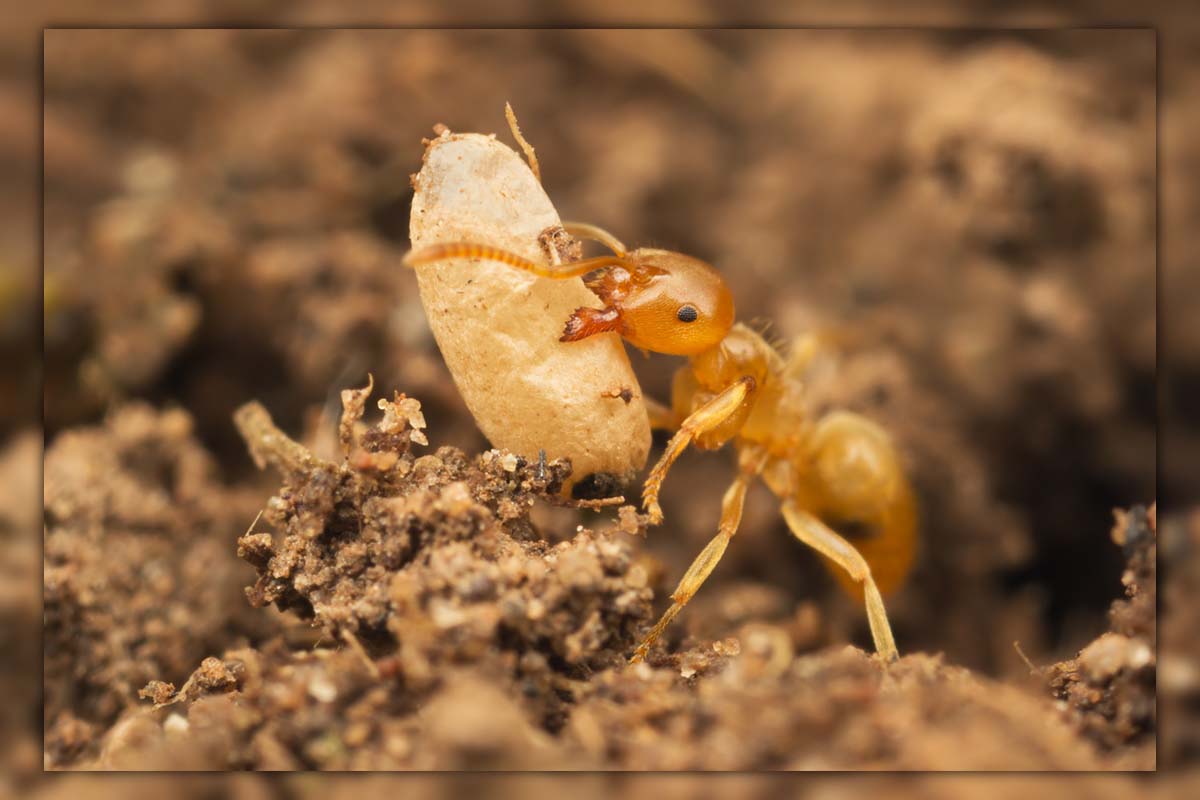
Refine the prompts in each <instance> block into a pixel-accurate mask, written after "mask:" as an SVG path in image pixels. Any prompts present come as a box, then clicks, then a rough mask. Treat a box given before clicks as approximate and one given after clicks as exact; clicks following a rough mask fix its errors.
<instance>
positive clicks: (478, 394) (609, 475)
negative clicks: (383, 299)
mask: <svg viewBox="0 0 1200 800" xmlns="http://www.w3.org/2000/svg"><path fill="white" fill-rule="evenodd" d="M414 188H415V190H416V194H415V195H414V197H413V202H412V217H411V220H410V223H409V231H410V236H411V237H412V245H413V249H414V250H420V249H421V248H423V247H428V246H429V245H433V244H440V243H447V242H471V243H475V244H486V245H492V246H495V247H500V248H503V249H505V250H509V251H511V252H513V253H516V254H517V255H520V256H522V257H524V258H527V259H529V260H531V261H535V262H538V263H542V264H548V263H550V262H549V258H548V256H547V254H546V252H545V251H544V250H543V248H542V246H541V245H540V244H539V236H540V234H542V232H543V231H545V230H547V229H548V228H553V227H554V226H557V225H559V224H560V220H559V218H558V213H557V212H556V211H555V210H554V206H553V205H552V204H551V202H550V198H549V197H547V196H546V192H545V190H544V189H543V188H542V185H541V183H539V182H538V180H537V178H535V177H534V175H533V173H532V172H531V171H530V169H529V167H528V166H527V165H526V164H525V162H524V161H523V160H522V159H521V157H520V156H519V155H517V154H516V153H515V152H514V151H513V150H512V149H510V148H509V147H507V146H505V145H504V144H502V143H501V142H499V141H497V140H496V139H495V138H494V137H492V136H483V135H481V134H475V133H467V134H452V133H449V132H445V133H443V134H442V135H441V136H439V137H438V138H437V139H435V140H433V141H432V142H430V143H429V145H428V147H427V148H426V150H425V158H424V163H423V164H422V167H421V171H420V172H419V173H418V174H417V176H416V178H415V180H414ZM416 272H417V283H418V286H419V287H420V292H421V303H422V305H423V306H424V307H425V314H426V317H427V318H428V320H429V326H430V328H431V329H432V330H433V335H434V337H435V338H436V339H437V343H438V347H439V348H440V349H441V351H442V357H443V358H444V359H445V361H446V365H447V366H448V367H449V369H450V372H451V374H452V375H453V376H454V381H455V383H456V384H457V386H458V390H459V392H460V393H461V394H462V396H463V399H464V400H465V401H466V404H467V407H468V408H469V409H470V410H471V413H472V414H473V415H474V417H475V421H476V423H477V424H478V425H479V428H480V430H482V431H483V433H484V435H485V436H487V438H488V439H489V440H490V441H491V443H492V445H493V446H495V447H501V448H504V449H507V450H511V451H512V452H514V453H517V454H519V455H522V456H524V457H525V458H527V459H530V460H536V459H537V458H538V451H539V450H541V449H544V450H545V451H546V456H547V458H549V459H554V458H560V457H566V458H570V459H571V463H572V466H573V468H574V472H573V474H572V477H571V482H572V484H574V483H577V482H580V481H584V480H585V479H589V478H590V480H587V484H589V485H594V486H595V487H596V488H600V489H610V488H615V487H624V486H628V485H629V484H631V483H632V481H634V480H635V479H636V476H637V475H638V473H639V472H640V471H641V469H642V467H643V466H644V465H645V463H646V456H647V453H648V452H649V448H650V423H649V419H648V417H647V414H646V407H645V405H644V404H643V402H642V398H641V391H640V390H639V388H638V383H637V378H636V377H634V374H633V369H632V367H631V366H630V364H629V358H628V356H627V355H626V354H625V348H624V346H623V345H622V343H621V340H620V338H619V337H618V336H617V335H616V334H615V333H605V334H601V335H598V336H593V337H590V338H588V339H585V340H583V341H579V342H568V343H564V342H560V341H559V340H558V339H559V336H561V335H562V331H563V326H564V325H565V323H566V321H567V319H568V317H570V316H571V313H572V312H573V311H574V310H575V309H576V308H578V307H580V306H593V307H598V305H599V303H598V302H597V299H596V297H595V295H593V294H592V293H591V292H589V291H588V289H587V288H586V287H585V286H584V285H583V281H582V280H581V279H579V278H571V279H569V280H552V279H549V278H540V277H537V276H535V275H532V274H530V273H528V272H524V271H522V270H519V269H515V268H513V267H510V266H506V265H504V264H498V263H494V262H491V261H476V260H473V259H461V258H460V259H453V260H447V261H441V262H436V263H430V264H424V265H421V266H418V267H417V268H416ZM622 388H628V389H632V390H633V391H632V395H633V397H632V400H631V401H630V402H628V403H626V402H625V401H624V400H622V399H620V398H615V397H612V396H611V395H612V394H613V393H614V392H616V391H620V390H621V389H622ZM606 394H607V395H608V396H606Z"/></svg>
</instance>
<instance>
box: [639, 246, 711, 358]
mask: <svg viewBox="0 0 1200 800" xmlns="http://www.w3.org/2000/svg"><path fill="white" fill-rule="evenodd" d="M626 258H627V260H628V262H629V264H630V273H631V278H632V280H631V283H632V284H633V286H632V288H630V290H629V291H628V293H627V294H626V296H625V297H623V298H620V299H619V301H618V302H617V303H616V304H615V305H616V307H617V310H618V311H619V313H620V315H621V335H622V336H624V337H625V339H626V340H627V341H628V342H629V343H630V344H632V345H633V346H634V347H639V348H641V349H643V350H650V351H652V352H655V353H666V354H667V355H674V356H694V355H698V354H700V353H703V352H705V351H706V350H711V349H712V348H714V347H716V346H717V345H718V344H719V343H720V342H721V340H722V339H724V338H725V335H726V334H727V333H729V329H730V328H731V327H732V326H733V322H734V310H733V294H732V293H731V292H730V291H729V287H728V286H727V285H726V284H725V280H724V279H723V278H722V277H721V274H720V273H719V272H717V271H716V270H715V269H713V268H712V267H711V266H709V265H708V264H706V263H705V262H703V261H701V260H700V259H698V258H692V257H691V256H685V255H683V254H682V253H673V252H670V251H668V250H650V249H641V250H634V251H633V252H631V253H629V254H628V255H627V256H626Z"/></svg>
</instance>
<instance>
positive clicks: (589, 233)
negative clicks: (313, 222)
mask: <svg viewBox="0 0 1200 800" xmlns="http://www.w3.org/2000/svg"><path fill="white" fill-rule="evenodd" d="M562 226H563V230H565V231H566V232H567V233H569V234H571V235H572V236H574V237H575V238H576V239H591V240H592V241H593V242H600V243H601V244H602V245H604V246H605V247H607V248H608V249H609V250H612V251H613V252H614V253H615V254H617V255H618V256H623V255H625V254H626V253H627V252H629V251H628V250H626V249H625V245H623V244H621V240H620V239H618V238H617V237H615V236H613V235H612V234H611V233H609V232H608V231H606V230H604V229H603V228H601V227H598V226H596V225H589V224H588V223H586V222H564V223H563V224H562Z"/></svg>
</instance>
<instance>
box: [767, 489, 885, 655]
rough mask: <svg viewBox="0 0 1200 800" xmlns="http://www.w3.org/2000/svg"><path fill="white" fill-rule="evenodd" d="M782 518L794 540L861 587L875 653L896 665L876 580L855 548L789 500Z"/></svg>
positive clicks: (784, 506)
mask: <svg viewBox="0 0 1200 800" xmlns="http://www.w3.org/2000/svg"><path fill="white" fill-rule="evenodd" d="M783 518H784V519H785V520H786V521H787V525H788V528H790V529H791V531H792V533H793V534H794V535H795V537H796V538H797V539H799V540H800V541H801V542H803V543H804V544H806V545H808V546H809V547H811V548H812V549H814V550H816V551H817V552H818V553H820V554H821V555H823V556H825V557H826V558H828V559H829V560H830V561H833V562H834V563H835V564H837V565H838V566H840V567H841V568H842V569H844V570H846V572H848V573H850V577H851V578H853V579H854V580H855V581H857V582H858V583H860V584H862V587H863V594H864V595H865V596H866V603H867V622H868V623H870V625H871V638H872V639H874V640H875V651H876V652H877V653H879V655H880V656H881V657H882V658H883V660H884V661H895V660H896V659H897V658H898V657H899V654H898V653H897V651H896V640H895V638H893V636H892V626H891V625H889V624H888V618H887V611H886V610H885V609H884V607H883V597H881V596H880V594H879V588H878V587H877V586H876V585H875V579H874V578H873V577H871V568H870V567H869V566H867V562H866V561H865V560H864V559H863V557H862V556H861V555H859V552H858V551H857V550H855V549H854V545H852V544H850V542H848V541H846V540H845V539H843V538H842V537H841V536H839V535H838V534H837V532H836V531H834V530H833V529H832V528H830V527H829V526H827V525H826V524H825V523H823V522H821V520H819V519H817V518H816V517H815V516H813V515H812V514H810V513H809V512H807V511H804V510H802V509H801V508H799V507H798V506H797V505H796V504H795V502H794V501H792V500H788V501H786V502H785V503H784V504H783Z"/></svg>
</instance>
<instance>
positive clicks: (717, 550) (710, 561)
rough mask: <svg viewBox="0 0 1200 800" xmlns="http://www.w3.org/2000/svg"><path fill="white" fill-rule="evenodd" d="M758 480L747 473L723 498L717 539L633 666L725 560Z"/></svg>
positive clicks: (703, 553) (697, 561)
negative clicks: (749, 489)
mask: <svg viewBox="0 0 1200 800" xmlns="http://www.w3.org/2000/svg"><path fill="white" fill-rule="evenodd" d="M753 477H754V473H752V472H743V473H742V474H740V475H738V476H737V478H736V479H735V480H734V482H733V484H732V485H731V486H730V487H729V489H727V490H726V492H725V496H724V497H723V498H722V499H721V523H720V526H719V527H718V528H717V535H716V536H714V537H713V538H712V539H711V540H710V541H709V543H708V544H706V545H705V546H704V549H703V550H701V551H700V555H698V556H696V558H695V560H694V561H692V565H691V566H690V567H688V570H687V572H685V573H684V575H683V577H682V578H681V579H680V580H679V585H678V586H676V587H675V591H674V592H672V593H671V606H670V607H669V608H668V609H667V610H666V612H664V613H663V615H662V618H661V619H659V621H658V623H657V624H656V625H655V626H654V627H653V628H651V629H650V632H649V633H648V634H646V638H645V639H643V640H642V643H641V644H639V645H638V648H637V650H635V651H634V653H633V657H632V658H630V659H629V663H630V664H636V663H638V662H639V661H643V660H645V658H646V655H647V653H649V652H650V647H651V646H652V645H653V644H654V643H655V642H656V641H658V637H659V636H661V635H662V632H663V631H664V630H666V627H667V626H668V625H670V624H671V620H673V619H675V615H676V614H678V613H679V612H680V611H682V610H683V607H684V606H685V605H687V603H688V601H689V600H691V599H692V596H693V595H695V594H696V591H697V590H698V589H699V588H700V586H701V584H703V583H704V581H705V579H706V578H708V576H709V575H710V574H711V573H712V571H713V569H714V568H715V567H716V566H717V563H718V562H719V561H720V560H721V556H722V555H724V554H725V548H726V547H727V546H728V545H729V540H730V539H732V538H733V535H734V534H735V533H737V529H738V525H739V524H740V523H741V521H742V507H743V506H744V505H745V501H746V488H747V487H748V486H749V485H750V480H751V478H753Z"/></svg>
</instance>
